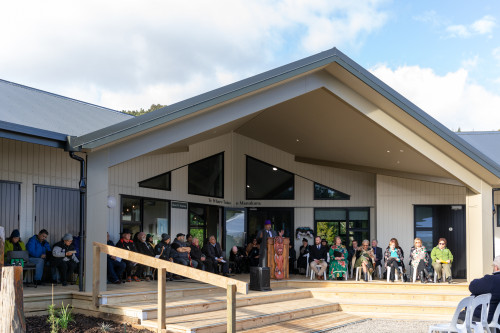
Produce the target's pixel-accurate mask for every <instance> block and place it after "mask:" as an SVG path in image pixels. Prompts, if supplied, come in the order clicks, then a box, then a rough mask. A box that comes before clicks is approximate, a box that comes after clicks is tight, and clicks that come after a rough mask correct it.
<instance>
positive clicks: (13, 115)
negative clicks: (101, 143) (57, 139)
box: [0, 79, 133, 136]
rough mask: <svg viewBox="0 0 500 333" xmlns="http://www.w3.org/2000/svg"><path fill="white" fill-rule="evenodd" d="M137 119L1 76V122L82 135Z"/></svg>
mask: <svg viewBox="0 0 500 333" xmlns="http://www.w3.org/2000/svg"><path fill="white" fill-rule="evenodd" d="M130 118H133V116H130V115H127V114H124V113H122V112H119V111H115V110H112V109H108V108H104V107H101V106H97V105H94V104H90V103H85V102H82V101H79V100H76V99H72V98H68V97H64V96H60V95H56V94H52V93H49V92H46V91H43V90H38V89H34V88H31V87H27V86H23V85H20V84H17V83H13V82H9V81H5V80H2V79H0V121H3V122H6V123H10V124H17V125H20V126H21V127H18V129H21V128H26V129H28V128H31V129H30V130H29V131H32V130H33V129H39V130H42V132H40V133H43V131H48V132H53V133H61V134H65V135H71V136H80V135H84V134H86V133H90V132H94V131H96V130H98V129H101V128H104V127H108V126H110V125H113V124H116V123H119V122H122V121H124V120H127V119H130Z"/></svg>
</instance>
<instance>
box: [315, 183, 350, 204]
mask: <svg viewBox="0 0 500 333" xmlns="http://www.w3.org/2000/svg"><path fill="white" fill-rule="evenodd" d="M350 199H351V196H350V195H348V194H345V193H343V192H340V191H337V190H335V189H333V188H330V187H328V186H325V185H321V184H318V183H314V200H350Z"/></svg>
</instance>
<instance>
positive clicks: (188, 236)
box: [186, 234, 199, 246]
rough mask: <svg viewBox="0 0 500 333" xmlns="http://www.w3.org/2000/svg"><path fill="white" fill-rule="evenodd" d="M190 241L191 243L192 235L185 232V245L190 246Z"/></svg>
mask: <svg viewBox="0 0 500 333" xmlns="http://www.w3.org/2000/svg"><path fill="white" fill-rule="evenodd" d="M198 242H199V240H198ZM192 243H193V235H191V234H187V235H186V244H187V246H191V244H192Z"/></svg>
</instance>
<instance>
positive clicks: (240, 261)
mask: <svg viewBox="0 0 500 333" xmlns="http://www.w3.org/2000/svg"><path fill="white" fill-rule="evenodd" d="M245 259H246V257H245V255H244V254H243V253H241V251H240V249H238V247H237V246H236V245H235V246H233V247H232V248H231V251H230V252H229V269H230V270H231V273H233V274H241V273H243V271H245V261H246V260H245Z"/></svg>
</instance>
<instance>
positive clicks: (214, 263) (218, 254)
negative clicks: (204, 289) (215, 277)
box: [205, 235, 229, 276]
mask: <svg viewBox="0 0 500 333" xmlns="http://www.w3.org/2000/svg"><path fill="white" fill-rule="evenodd" d="M205 255H206V260H205V264H206V266H207V271H208V272H214V273H217V267H218V265H220V266H221V267H222V274H224V276H229V265H228V263H227V260H225V259H224V254H223V253H222V249H221V247H220V244H219V243H217V241H216V240H215V236H213V235H212V236H210V237H209V238H208V243H207V245H205Z"/></svg>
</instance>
